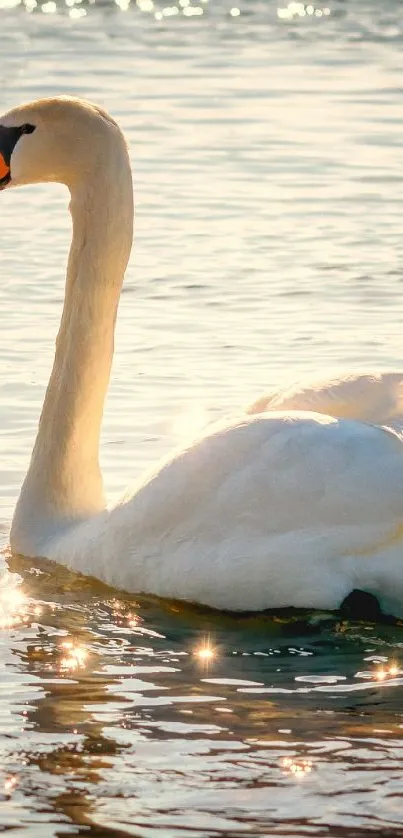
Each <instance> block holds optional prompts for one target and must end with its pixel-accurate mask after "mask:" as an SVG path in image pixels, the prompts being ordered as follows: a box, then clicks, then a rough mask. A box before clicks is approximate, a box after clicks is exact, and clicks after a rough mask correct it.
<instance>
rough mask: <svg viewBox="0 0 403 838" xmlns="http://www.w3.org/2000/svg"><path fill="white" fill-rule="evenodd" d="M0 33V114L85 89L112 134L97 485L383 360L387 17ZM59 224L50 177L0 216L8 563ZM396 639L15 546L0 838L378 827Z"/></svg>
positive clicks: (6, 198) (396, 47) (195, 9)
mask: <svg viewBox="0 0 403 838" xmlns="http://www.w3.org/2000/svg"><path fill="white" fill-rule="evenodd" d="M0 25H1V46H0V51H1V59H2V61H1V68H2V74H3V81H4V84H3V85H2V104H1V110H3V109H6V108H7V107H10V106H11V105H14V104H16V103H18V102H20V101H24V100H28V99H32V98H35V97H36V96H41V95H47V94H54V93H57V92H61V93H72V94H78V95H84V96H87V97H88V98H90V99H93V100H96V101H99V102H100V103H101V104H104V105H105V106H106V107H107V108H110V109H111V111H112V112H113V114H114V115H115V116H116V117H117V118H119V119H120V120H121V122H122V125H123V126H124V129H125V131H126V133H127V135H128V137H129V141H130V144H131V149H132V156H133V163H134V167H135V188H136V200H137V215H136V249H135V251H134V253H133V257H132V260H131V262H130V265H129V269H128V272H127V278H126V282H125V286H124V292H123V294H122V300H121V307H120V312H119V318H118V329H117V336H116V357H115V361H114V369H113V375H112V382H111V388H110V393H109V397H108V402H107V407H106V412H105V424H104V432H103V441H102V452H101V453H102V462H103V467H104V471H105V480H106V485H107V488H108V490H109V492H110V494H111V496H116V495H118V494H120V493H121V492H122V491H123V490H124V488H125V486H126V485H127V484H128V483H130V482H131V481H133V480H136V479H137V478H138V477H139V475H140V473H141V472H142V471H143V470H145V469H149V468H150V467H152V465H153V463H155V461H156V460H157V459H158V458H159V457H160V456H165V455H166V454H167V452H168V451H169V449H170V448H172V447H173V446H176V445H178V444H184V445H187V444H189V442H190V441H191V439H192V438H193V437H194V436H197V435H198V434H199V432H200V430H201V428H202V426H203V425H204V424H205V423H207V422H208V421H210V420H214V419H216V418H218V417H220V416H222V415H224V414H231V413H233V412H234V411H236V410H238V409H239V407H240V406H242V405H245V404H248V403H249V402H250V401H251V400H253V399H254V398H255V397H256V396H257V395H258V394H260V393H261V392H262V391H267V390H268V389H270V388H272V387H275V386H278V385H279V384H280V385H283V384H287V383H288V382H290V381H292V379H293V378H299V377H301V376H303V375H315V376H321V375H326V374H327V373H328V369H329V367H338V368H340V367H342V368H343V369H347V370H350V369H355V368H358V369H368V368H369V369H371V368H373V367H378V368H386V367H390V366H392V367H393V366H398V367H399V366H400V361H401V349H402V335H401V323H402V322H403V294H402V288H403V284H402V278H403V273H402V247H401V236H402V233H401V227H402V225H401V213H402V188H401V187H402V183H401V177H402V176H401V168H402V156H401V137H402V116H401V55H402V45H403V14H402V8H401V4H399V3H396V2H393V0H384V2H382V3H379V2H375V0H365V2H364V0H344V2H342V0H313V2H306V3H302V2H287V0H273V2H271V0H267V2H260V0H242V2H240V3H237V4H236V5H235V2H234V0H228V2H224V0H208V2H207V0H205V2H201V0H200V1H199V0H170V2H166V0H137V2H134V0H132V2H128V1H126V0H119V1H116V2H114V0H102V1H101V0H94V2H93V0H81V2H80V0H25V2H17V0H0ZM66 210H67V197H66V195H65V194H64V191H63V190H62V189H60V188H59V189H58V188H57V187H54V188H53V187H49V188H48V187H32V188H31V189H27V190H21V191H20V192H19V191H18V190H15V191H14V192H10V193H9V194H2V195H1V197H0V220H1V224H0V254H1V283H0V312H1V314H2V334H1V338H0V353H1V364H0V412H1V423H0V450H1V460H0V463H1V482H0V486H1V498H2V518H1V522H0V525H1V526H2V528H1V533H2V540H3V544H4V546H6V541H7V530H8V526H9V522H10V519H11V514H12V509H13V506H14V504H15V499H16V496H17V492H18V487H19V485H20V483H21V479H22V476H23V474H24V471H25V469H26V465H27V462H28V459H29V453H30V449H31V446H32V442H33V438H34V433H35V426H36V422H37V417H38V415H39V410H40V405H41V401H42V398H43V393H44V389H45V386H46V382H47V377H48V375H49V369H50V363H51V357H52V351H53V346H54V339H55V335H56V332H57V323H58V318H59V316H60V311H61V302H62V299H61V295H62V285H61V281H62V274H63V271H64V265H65V261H66V253H67V246H68V239H69V234H70V229H69V219H68V215H67V211H66ZM111 561H113V556H111ZM228 584H229V585H230V584H231V580H230V579H229V580H228ZM402 648H403V628H402V626H401V625H400V624H396V625H394V624H392V623H388V622H385V624H380V625H376V626H375V625H371V624H365V623H358V622H351V621H344V620H340V618H339V617H338V616H337V615H330V614H277V615H275V616H270V615H261V616H252V615H249V616H248V615H245V616H244V617H242V618H240V617H238V618H237V619H235V618H233V617H231V615H225V614H222V615H215V614H210V613H208V612H204V611H202V610H200V609H196V608H190V607H189V608H188V607H185V606H184V605H180V604H178V603H176V602H165V603H161V602H158V601H157V600H154V599H153V598H144V597H136V598H133V597H126V596H124V595H123V594H121V593H117V592H116V591H110V590H109V589H106V588H105V587H103V586H101V585H99V584H97V583H96V582H95V581H94V580H85V579H82V578H79V577H76V576H73V575H71V574H70V573H69V572H68V571H67V570H64V569H63V568H57V567H55V566H52V565H51V564H49V563H47V562H35V563H33V562H30V561H26V560H23V559H21V558H19V557H10V556H8V555H7V554H5V556H4V558H3V560H2V562H1V564H0V790H2V808H1V814H0V829H4V830H5V831H10V834H13V833H15V834H18V836H20V835H21V836H22V835H26V836H27V838H53V836H54V838H56V836H59V835H63V834H65V835H73V834H74V835H83V836H84V835H92V834H93V835H94V836H96V835H100V836H101V835H108V838H123V836H124V837H125V838H126V836H137V838H153V836H154V835H157V834H158V833H162V834H163V835H164V838H205V836H207V835H214V836H216V837H217V836H223V838H224V837H225V838H227V836H231V838H232V836H235V835H237V836H239V838H244V836H246V835H247V834H253V835H262V836H263V835H270V836H275V835H288V836H291V835H292V836H293V838H302V836H308V835H312V836H315V838H325V836H329V835H333V834H334V835H336V834H337V835H354V838H368V836H370V835H371V834H373V835H381V834H382V835H388V836H389V835H390V836H392V835H395V834H396V836H397V835H399V834H400V833H401V803H400V801H401V799H402V794H403V784H402V779H401V760H402V756H403V747H402V731H403V716H402V707H401V691H402V686H403V659H402Z"/></svg>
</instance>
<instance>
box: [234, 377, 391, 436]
mask: <svg viewBox="0 0 403 838" xmlns="http://www.w3.org/2000/svg"><path fill="white" fill-rule="evenodd" d="M270 410H313V411H316V412H317V413H325V414H328V415H330V416H335V417H337V418H339V419H359V420H361V421H362V422H372V423H374V424H377V425H393V427H399V426H402V425H403V373H398V372H387V373H375V374H374V375H369V374H366V373H365V374H363V373H358V374H357V375H349V376H342V377H339V378H333V379H331V380H330V381H319V382H311V383H308V384H307V385H306V386H301V385H296V386H294V387H291V388H289V389H287V390H279V391H273V392H272V393H268V394H266V395H264V396H262V397H261V398H260V399H258V400H257V401H256V402H254V403H253V404H252V405H250V407H249V408H248V409H247V413H250V414H253V413H263V412H264V411H270Z"/></svg>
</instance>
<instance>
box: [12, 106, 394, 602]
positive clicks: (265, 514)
mask: <svg viewBox="0 0 403 838" xmlns="http://www.w3.org/2000/svg"><path fill="white" fill-rule="evenodd" d="M49 181H55V182H58V183H62V184H65V185H66V186H67V188H68V190H69V192H70V199H71V200H70V207H69V208H70V211H71V215H72V223H73V232H72V243H71V248H70V253H69V259H68V266H67V277H66V288H65V301H64V307H63V312H62V317H61V323H60V329H59V332H58V335H57V339H56V347H55V356H54V364H53V369H52V373H51V376H50V380H49V384H48V387H47V391H46V395H45V399H44V404H43V409H42V413H41V416H40V420H39V426H38V432H37V437H36V441H35V444H34V448H33V452H32V457H31V461H30V465H29V468H28V472H27V474H26V477H25V480H24V482H23V485H22V488H21V492H20V496H19V499H18V502H17V505H16V509H15V513H14V517H13V521H12V525H11V532H10V547H11V550H12V551H13V552H14V553H19V554H23V555H25V556H27V557H32V558H39V557H44V558H48V559H51V560H53V561H55V562H59V563H61V564H64V565H65V566H67V567H68V568H70V569H72V570H74V571H76V572H80V573H82V574H85V575H88V576H94V577H97V578H98V579H100V580H102V581H103V582H106V583H107V584H109V585H112V586H114V587H116V588H121V589H124V590H126V591H130V592H134V593H148V594H154V595H157V596H160V597H167V598H168V597H169V598H174V599H183V600H188V601H190V602H197V603H201V604H203V605H206V606H210V607H212V608H216V609H228V610H231V611H244V610H250V611H258V610H262V609H268V608H279V607H283V606H296V607H306V608H320V609H337V608H338V607H339V606H340V604H341V603H342V602H343V600H344V599H345V598H346V597H348V596H349V595H350V594H351V592H352V591H354V590H357V589H358V590H360V591H363V592H365V593H367V594H369V595H372V596H373V597H376V598H377V600H378V602H379V604H380V607H381V608H382V609H383V610H384V611H385V612H387V613H390V614H394V615H395V616H403V442H402V441H401V439H400V438H399V436H398V434H397V433H395V432H394V431H393V430H391V429H389V428H387V427H380V426H377V425H376V424H371V423H369V422H363V421H358V420H357V419H351V418H338V417H337V415H327V414H325V413H321V412H317V411H313V410H301V409H298V410H296V409H295V408H296V407H297V400H295V404H294V402H293V404H292V408H293V409H287V410H286V411H283V410H277V409H276V410H270V411H266V412H263V413H262V412H260V413H255V414H245V413H243V414H242V415H241V416H239V417H237V418H235V419H234V421H232V422H220V423H217V424H216V425H214V426H213V427H212V428H210V429H209V430H208V431H207V433H206V435H204V436H202V437H201V438H200V439H198V440H195V441H194V442H193V443H192V444H191V445H189V446H188V447H187V448H185V449H184V450H180V451H176V452H174V454H173V455H172V456H171V457H169V458H168V459H167V460H165V461H164V462H163V463H161V464H159V465H158V466H157V467H156V469H155V470H153V471H151V472H150V473H149V474H148V475H146V476H145V477H144V478H143V479H142V480H141V481H140V482H139V483H138V485H137V486H136V487H135V488H134V491H133V492H132V494H131V495H125V496H124V497H123V499H122V501H121V502H120V503H118V504H117V505H116V506H115V507H114V508H111V509H108V508H107V507H106V504H105V496H104V489H103V483H102V476H101V473H100V468H99V462H98V449H99V435H100V427H101V421H102V412H103V406H104V399H105V393H106V390H107V386H108V382H109V376H110V369H111V362H112V355H113V340H114V327H115V320H116V314H117V307H118V300H119V296H120V290H121V285H122V281H123V275H124V272H125V269H126V265H127V262H128V258H129V254H130V250H131V245H132V226H133V193H132V179H131V168H130V163H129V156H128V150H127V146H126V142H125V139H124V136H123V134H122V132H121V130H120V128H119V127H118V125H117V123H116V122H115V121H114V120H113V119H112V118H111V117H110V116H109V115H108V114H107V113H106V112H105V111H104V110H102V109H101V108H100V107H97V106H96V105H93V104H91V103H89V102H86V101H83V100H79V99H75V98H69V97H57V98H50V99H41V100H38V101H35V102H31V103H29V104H26V105H22V106H19V107H16V108H14V109H12V110H10V111H9V112H8V113H6V114H5V115H4V116H2V117H1V118H0V187H1V188H2V189H9V188H13V187H18V186H22V185H25V184H31V183H43V182H49ZM301 401H302V405H300V407H301V406H302V407H303V406H304V405H303V401H304V400H303V398H302V400H301ZM308 402H309V400H308Z"/></svg>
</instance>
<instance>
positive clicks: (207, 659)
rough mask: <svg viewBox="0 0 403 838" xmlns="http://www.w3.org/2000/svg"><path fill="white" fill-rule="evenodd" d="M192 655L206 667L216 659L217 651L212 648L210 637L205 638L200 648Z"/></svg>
mask: <svg viewBox="0 0 403 838" xmlns="http://www.w3.org/2000/svg"><path fill="white" fill-rule="evenodd" d="M194 655H195V657H196V658H198V660H199V661H200V662H201V663H202V664H204V665H205V666H208V665H209V664H210V663H212V662H213V661H214V660H215V659H216V657H217V649H216V648H215V647H214V646H213V644H212V642H211V640H210V637H205V638H204V640H203V641H202V643H201V644H200V646H197V647H196V649H195V650H194Z"/></svg>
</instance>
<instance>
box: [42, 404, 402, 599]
mask: <svg viewBox="0 0 403 838" xmlns="http://www.w3.org/2000/svg"><path fill="white" fill-rule="evenodd" d="M402 517H403V451H402V446H401V442H400V441H399V439H398V438H397V436H396V435H395V434H393V432H388V431H386V430H383V429H380V428H375V427H371V426H367V425H362V424H360V423H357V422H353V421H338V420H335V419H333V418H331V417H326V416H322V415H319V414H298V413H295V414H292V413H291V414H288V415H284V414H277V415H276V414H274V415H273V414H272V415H261V416H257V417H251V418H247V419H243V420H242V421H240V422H238V423H235V424H233V425H232V426H225V427H222V428H219V429H218V430H216V431H215V432H214V433H212V434H210V435H209V436H208V437H205V438H204V439H202V440H200V441H198V443H197V445H195V446H194V447H192V448H190V449H188V450H186V451H183V452H181V453H180V454H178V455H177V456H176V457H174V458H173V459H172V460H170V461H169V462H167V463H165V464H164V465H163V466H162V467H161V468H160V469H159V470H158V471H157V472H155V474H154V475H152V476H150V477H149V478H148V480H147V481H146V482H145V483H144V484H143V485H142V486H139V487H138V488H137V490H136V492H135V494H134V495H133V497H132V498H131V499H130V500H128V501H126V502H125V503H122V504H121V505H120V506H118V507H116V508H115V509H114V510H112V512H110V513H107V514H106V515H105V517H104V519H103V523H102V526H101V529H100V528H99V519H96V520H95V521H94V522H91V521H89V522H87V523H85V524H83V525H82V526H81V527H79V528H77V530H76V534H75V538H74V533H71V534H69V536H68V538H67V541H64V542H63V539H62V541H60V540H59V541H58V543H55V544H54V545H53V547H52V551H51V552H52V553H53V557H54V558H56V559H57V560H59V561H65V560H66V558H67V560H68V563H69V564H70V566H71V567H72V568H73V569H75V570H81V571H82V572H84V573H86V574H93V575H96V576H98V577H100V578H101V579H103V580H104V581H106V582H108V583H109V584H112V585H114V586H117V587H121V588H124V589H126V590H131V591H134V592H139V591H143V592H148V593H154V594H157V595H160V596H169V597H173V598H183V599H188V600H193V601H197V602H202V603H204V604H206V605H210V606H212V607H216V608H226V609H231V610H245V609H251V610H260V609H264V608H275V607H282V606H287V605H288V606H289V605H294V606H300V607H309V606H311V607H317V608H318V607H319V608H336V607H338V606H339V605H340V603H341V602H342V600H343V599H344V597H345V596H346V595H347V594H348V593H350V591H351V590H353V589H354V588H357V587H362V588H363V589H364V590H367V589H368V585H369V587H370V592H374V594H375V595H379V597H380V600H381V602H382V601H383V603H384V604H386V605H387V603H389V602H390V598H391V597H393V596H394V594H395V591H396V584H397V583H398V585H399V590H400V593H403V592H402V591H401V587H402V582H401V581H400V578H401V576H402V574H401V573H400V564H399V568H398V570H397V569H396V573H395V571H394V570H393V573H391V572H390V567H388V568H386V566H385V565H384V566H382V561H381V559H380V555H382V556H383V559H384V560H385V561H386V559H385V556H386V554H387V552H388V550H389V547H390V543H392V542H393V540H394V539H395V538H396V533H397V532H398V530H399V526H400V522H401V521H402ZM97 522H98V523H97ZM375 558H376V559H377V561H376V562H375V564H374V560H375ZM392 558H393V562H395V558H394V556H393V557H392ZM393 567H395V565H393ZM386 570H388V572H386ZM379 571H380V575H379ZM388 573H389V575H388ZM383 574H385V578H386V580H388V581H385V579H384V578H383ZM391 580H393V581H392V585H391V589H390V581H391ZM382 596H383V600H382ZM402 599H403V597H402Z"/></svg>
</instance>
